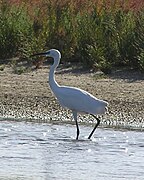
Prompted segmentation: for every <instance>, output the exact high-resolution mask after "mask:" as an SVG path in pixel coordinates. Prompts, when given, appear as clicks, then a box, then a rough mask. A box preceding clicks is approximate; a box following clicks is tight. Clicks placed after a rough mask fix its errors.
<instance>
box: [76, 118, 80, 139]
mask: <svg viewBox="0 0 144 180" xmlns="http://www.w3.org/2000/svg"><path fill="white" fill-rule="evenodd" d="M75 122H76V128H77V136H76V140H78V137H79V132H80V131H79V126H78V122H77V120H76V121H75Z"/></svg>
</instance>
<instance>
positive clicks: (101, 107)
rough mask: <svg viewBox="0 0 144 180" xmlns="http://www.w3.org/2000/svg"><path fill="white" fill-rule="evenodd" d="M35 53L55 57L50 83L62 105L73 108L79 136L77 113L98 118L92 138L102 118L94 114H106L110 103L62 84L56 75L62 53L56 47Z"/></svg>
mask: <svg viewBox="0 0 144 180" xmlns="http://www.w3.org/2000/svg"><path fill="white" fill-rule="evenodd" d="M35 55H39V56H40V55H42V56H49V57H52V58H53V59H54V64H53V65H52V66H51V68H50V73H49V85H50V88H51V90H52V92H53V93H54V95H55V96H56V98H57V100H58V101H59V103H60V105H61V106H62V107H64V108H68V109H70V110H72V113H73V117H74V119H75V122H76V127H77V137H76V139H78V137H79V126H78V122H77V113H86V114H91V115H92V116H93V117H95V118H96V119H97V124H96V125H95V127H94V129H93V131H92V132H91V133H90V135H89V137H88V139H90V138H91V136H92V134H93V133H94V131H95V129H96V128H97V126H98V125H99V123H100V120H99V119H98V118H97V117H96V116H94V115H98V114H104V113H105V112H106V110H107V105H108V103H107V102H106V101H103V100H100V99H97V98H96V97H94V96H93V95H92V94H90V93H88V92H87V91H84V90H82V89H79V88H75V87H69V86H60V85H59V84H58V83H57V82H56V81H55V77H54V73H55V70H56V68H57V66H58V65H59V62H60V58H61V54H60V52H59V51H58V50H56V49H51V50H49V51H47V52H44V53H38V54H34V55H33V56H35Z"/></svg>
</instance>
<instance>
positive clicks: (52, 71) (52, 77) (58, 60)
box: [49, 57, 60, 95]
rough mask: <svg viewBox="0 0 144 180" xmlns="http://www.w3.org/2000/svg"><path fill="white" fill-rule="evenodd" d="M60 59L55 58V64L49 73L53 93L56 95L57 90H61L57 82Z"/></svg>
mask: <svg viewBox="0 0 144 180" xmlns="http://www.w3.org/2000/svg"><path fill="white" fill-rule="evenodd" d="M59 62H60V57H54V64H53V65H52V66H51V68H50V72H49V85H50V88H51V90H52V91H53V93H54V94H55V95H56V92H57V89H58V88H59V85H58V83H57V82H56V81H55V76H54V74H55V70H56V68H57V66H58V65H59Z"/></svg>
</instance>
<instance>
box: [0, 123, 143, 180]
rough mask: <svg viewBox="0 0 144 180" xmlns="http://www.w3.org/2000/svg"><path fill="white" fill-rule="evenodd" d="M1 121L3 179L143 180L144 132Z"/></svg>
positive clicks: (0, 138)
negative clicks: (90, 136) (78, 133)
mask: <svg viewBox="0 0 144 180" xmlns="http://www.w3.org/2000/svg"><path fill="white" fill-rule="evenodd" d="M80 129H81V134H80V140H78V141H76V140H75V135H76V128H75V126H74V125H66V124H61V125H54V124H38V123H25V122H9V121H1V122H0V179H2V180H3V179H5V180H8V179H10V180H11V179H14V180H15V179H18V180H19V179H27V180H29V179H31V180H51V179H56V180H86V179H90V180H95V179H97V180H105V179H107V180H117V179H118V180H119V179H120V180H121V179H122V180H133V179H135V180H139V179H141V180H143V179H144V136H143V132H138V131H121V130H114V129H104V128H98V129H97V131H96V132H95V134H94V137H93V138H92V140H87V136H88V135H89V133H90V131H91V130H92V127H91V126H82V125H81V126H80Z"/></svg>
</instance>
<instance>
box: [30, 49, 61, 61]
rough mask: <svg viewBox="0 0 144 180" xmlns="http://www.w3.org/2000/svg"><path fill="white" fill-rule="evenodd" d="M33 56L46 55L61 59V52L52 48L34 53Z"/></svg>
mask: <svg viewBox="0 0 144 180" xmlns="http://www.w3.org/2000/svg"><path fill="white" fill-rule="evenodd" d="M32 56H46V57H52V58H54V59H60V58H61V53H60V52H59V51H58V50H57V49H50V50H49V51H46V52H42V53H37V54H33V55H32Z"/></svg>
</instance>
